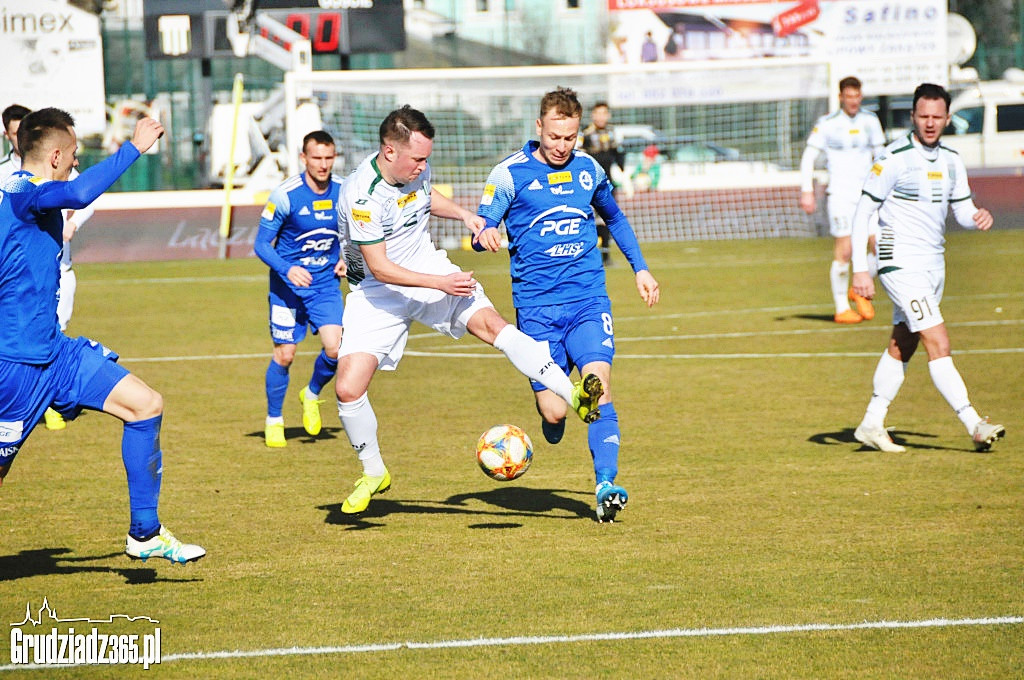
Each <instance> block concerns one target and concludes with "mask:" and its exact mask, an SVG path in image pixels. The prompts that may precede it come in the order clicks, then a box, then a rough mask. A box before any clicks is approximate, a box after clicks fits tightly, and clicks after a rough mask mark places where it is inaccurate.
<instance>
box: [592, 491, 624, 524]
mask: <svg viewBox="0 0 1024 680" xmlns="http://www.w3.org/2000/svg"><path fill="white" fill-rule="evenodd" d="M596 495H597V521H598V522H614V521H615V515H616V514H618V512H619V510H622V509H623V508H624V507H626V501H628V500H629V494H628V493H626V490H625V489H623V488H622V487H621V486H618V485H617V484H615V483H613V482H607V481H605V482H601V483H600V484H598V485H597V490H596Z"/></svg>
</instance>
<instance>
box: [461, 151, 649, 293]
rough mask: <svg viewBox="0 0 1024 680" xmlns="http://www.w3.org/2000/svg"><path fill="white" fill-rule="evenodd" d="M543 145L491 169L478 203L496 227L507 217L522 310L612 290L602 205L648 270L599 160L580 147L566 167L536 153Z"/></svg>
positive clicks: (630, 256)
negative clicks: (600, 223) (603, 246)
mask: <svg viewBox="0 0 1024 680" xmlns="http://www.w3.org/2000/svg"><path fill="white" fill-rule="evenodd" d="M538 146H539V145H538V143H537V142H535V141H530V142H527V143H526V145H525V146H524V147H523V148H522V149H521V150H520V151H517V152H516V153H514V154H512V155H511V156H509V157H508V158H506V159H505V160H504V161H502V162H501V163H499V164H498V165H497V166H496V167H495V168H494V169H493V170H491V174H490V175H489V176H488V178H487V185H486V186H485V187H484V193H483V197H482V198H481V199H480V207H479V208H478V209H477V214H479V215H480V216H482V217H483V218H484V219H485V220H486V221H487V226H489V227H495V226H497V225H498V224H499V223H500V222H501V221H502V220H504V222H505V230H506V231H507V232H508V242H509V243H508V252H509V257H510V259H511V262H510V266H511V271H512V302H513V304H514V305H515V306H516V308H521V307H536V306H542V305H554V304H563V303H567V302H576V301H579V300H588V299H591V298H594V297H597V296H603V295H606V294H607V293H606V290H605V278H604V266H603V265H602V263H601V253H600V251H599V250H598V244H597V226H596V223H595V221H594V212H595V210H596V211H597V213H598V214H599V215H601V217H602V218H603V219H604V221H605V223H606V224H607V225H608V228H609V230H610V231H611V233H612V236H613V238H614V239H615V242H616V243H618V244H619V248H620V249H621V250H622V252H623V254H624V255H625V256H626V259H627V260H628V261H629V263H630V265H631V266H632V267H633V271H640V270H643V269H647V264H646V262H644V258H643V255H642V254H641V253H640V245H639V243H637V240H636V234H634V233H633V228H632V227H631V226H630V225H629V220H627V219H626V216H625V215H624V214H623V213H622V211H621V210H619V206H618V205H617V204H616V203H615V199H614V198H613V197H612V186H611V182H609V180H608V176H607V175H606V174H605V172H604V170H602V169H601V166H600V165H599V164H598V163H597V161H596V160H594V158H593V157H592V156H589V155H588V154H586V153H583V152H580V151H575V152H573V154H572V156H571V157H570V158H569V161H568V162H567V163H566V164H565V165H564V166H562V167H559V168H553V167H551V166H550V165H548V164H547V163H544V162H541V161H539V160H537V159H536V158H535V157H534V155H533V152H534V151H536V150H537V148H538Z"/></svg>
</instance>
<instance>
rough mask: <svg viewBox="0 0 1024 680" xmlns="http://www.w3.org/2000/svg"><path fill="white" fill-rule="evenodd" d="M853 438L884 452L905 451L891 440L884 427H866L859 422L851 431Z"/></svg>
mask: <svg viewBox="0 0 1024 680" xmlns="http://www.w3.org/2000/svg"><path fill="white" fill-rule="evenodd" d="M853 436H854V438H855V439H856V440H857V441H859V442H860V443H861V444H863V445H864V446H870V447H871V448H873V449H878V450H879V451H885V452H886V453H905V452H906V449H905V448H903V447H902V446H900V445H899V444H896V443H895V442H893V440H892V438H891V437H889V433H888V432H887V431H886V430H885V428H884V427H868V426H866V425H864V423H861V424H860V425H858V426H857V429H856V430H854V432H853Z"/></svg>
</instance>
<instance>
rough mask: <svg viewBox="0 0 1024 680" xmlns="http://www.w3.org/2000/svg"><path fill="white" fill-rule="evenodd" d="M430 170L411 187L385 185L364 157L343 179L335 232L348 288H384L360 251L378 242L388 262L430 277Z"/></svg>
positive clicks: (433, 256) (371, 159) (434, 253)
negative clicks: (341, 247)
mask: <svg viewBox="0 0 1024 680" xmlns="http://www.w3.org/2000/svg"><path fill="white" fill-rule="evenodd" d="M429 225H430V164H429V163H428V164H427V166H426V167H425V168H424V169H423V172H421V173H420V176H419V177H417V178H416V180H415V181H413V182H410V183H409V184H405V185H402V186H394V185H391V184H388V183H387V181H385V180H384V177H383V176H382V175H381V174H380V169H379V168H378V166H377V153H376V152H374V153H373V154H371V155H369V156H367V157H366V158H365V159H363V161H362V162H361V163H360V164H359V167H357V168H356V169H355V170H354V171H352V174H351V175H349V176H348V177H347V178H346V179H345V183H344V185H342V188H341V194H340V197H339V204H338V230H339V232H341V234H342V239H343V241H344V242H345V263H346V264H347V265H348V282H349V285H350V286H352V287H360V288H366V287H371V286H381V285H384V284H382V283H381V282H380V281H378V280H377V279H375V278H374V277H373V273H372V272H370V271H369V269H368V268H367V266H366V262H365V260H363V255H362V252H361V251H360V250H359V246H361V245H372V244H374V243H380V242H382V241H383V242H384V243H385V244H386V246H387V255H388V259H389V260H391V261H392V262H394V263H395V264H397V265H401V266H402V267H405V268H406V269H409V270H411V271H415V272H419V273H425V274H426V273H433V272H434V267H433V266H432V265H434V264H436V263H437V262H438V252H439V251H438V250H437V248H435V247H434V244H433V242H432V241H431V239H430V231H429Z"/></svg>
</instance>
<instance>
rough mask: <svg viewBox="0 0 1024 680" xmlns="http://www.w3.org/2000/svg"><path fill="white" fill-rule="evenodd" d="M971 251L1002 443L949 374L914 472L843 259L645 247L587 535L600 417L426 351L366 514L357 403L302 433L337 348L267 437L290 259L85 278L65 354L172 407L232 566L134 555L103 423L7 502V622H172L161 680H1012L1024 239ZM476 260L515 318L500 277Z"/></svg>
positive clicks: (1020, 561)
mask: <svg viewBox="0 0 1024 680" xmlns="http://www.w3.org/2000/svg"><path fill="white" fill-rule="evenodd" d="M948 250H949V252H948V254H947V265H948V266H947V284H946V297H945V299H944V300H943V304H942V309H943V314H944V316H945V318H946V321H947V323H948V324H949V328H950V334H951V337H952V342H953V348H954V359H955V361H956V364H957V367H958V368H959V369H960V372H961V373H962V375H963V376H964V379H965V381H966V383H967V386H968V388H969V390H970V394H971V397H972V401H973V402H974V404H975V405H976V406H977V407H978V410H979V412H980V413H982V414H983V415H991V416H992V417H993V419H994V420H997V421H999V422H1002V423H1003V424H1005V425H1006V427H1007V431H1008V438H1007V439H1005V440H1002V441H1000V442H998V443H997V445H996V446H995V447H994V450H993V452H992V453H990V454H977V453H975V452H974V451H973V449H972V447H971V445H970V441H969V439H968V437H967V436H966V434H965V433H964V431H963V428H962V426H961V425H960V423H959V421H958V420H957V419H956V417H955V416H954V415H953V413H952V412H951V411H950V409H949V407H948V406H947V405H946V403H945V402H944V401H943V399H942V397H941V396H940V395H939V394H938V392H937V391H936V390H935V388H934V387H933V386H932V384H931V380H930V378H929V376H928V371H927V367H926V359H925V356H924V354H923V349H922V350H921V352H922V353H921V355H920V356H917V357H915V358H914V360H913V361H912V362H911V365H910V371H909V374H908V377H907V380H906V382H905V383H904V386H903V389H902V391H901V393H900V395H899V397H898V398H897V400H896V402H895V403H894V404H893V406H892V409H891V410H890V413H889V419H888V424H889V425H890V426H891V427H893V428H895V431H894V436H895V438H896V439H897V440H898V441H901V442H902V443H904V445H905V446H906V447H907V449H908V450H907V453H905V454H900V455H891V454H882V453H879V452H877V451H869V450H865V449H862V448H861V447H860V446H859V445H858V444H857V443H856V442H855V441H854V440H853V436H852V433H853V428H854V427H855V426H856V425H857V423H858V422H859V419H860V417H861V415H862V414H863V410H864V407H865V405H866V403H867V399H868V398H869V396H870V392H871V375H872V372H873V370H874V367H875V364H876V362H877V357H878V355H879V354H880V353H881V351H882V349H883V347H884V345H885V343H886V340H887V337H888V328H889V324H888V321H889V318H890V317H889V315H890V314H891V305H890V304H889V303H888V300H887V299H886V298H885V296H884V294H882V295H881V301H880V302H879V303H878V305H877V306H878V315H877V317H876V319H875V320H874V321H872V322H867V323H863V324H860V325H857V326H851V327H839V326H837V325H836V324H834V323H832V322H831V304H830V296H829V293H828V289H827V273H828V263H829V258H830V253H831V241H830V240H826V239H811V240H775V241H733V242H690V243H674V244H649V245H647V246H646V247H645V252H646V255H647V258H648V260H649V263H650V265H651V269H652V272H653V273H654V274H655V276H656V277H657V278H658V279H659V281H660V283H661V287H662V301H661V303H660V304H659V305H658V306H657V307H655V308H654V309H653V310H647V309H646V308H645V307H644V306H643V305H642V304H641V302H640V300H639V296H638V295H637V294H636V291H635V288H634V286H633V283H632V276H631V275H630V272H629V271H628V267H626V266H625V263H624V261H623V260H622V258H621V255H619V254H618V253H616V255H617V256H618V259H617V260H616V263H617V266H616V267H613V268H611V269H610V270H609V271H608V279H609V288H610V290H611V294H612V302H613V307H614V311H615V315H616V335H617V341H618V347H617V353H618V354H617V357H616V363H615V369H614V375H613V382H612V385H611V388H612V390H613V393H614V397H615V403H616V406H617V409H618V412H619V414H620V420H621V425H622V434H623V444H622V450H621V454H620V469H621V472H620V475H619V481H620V482H621V483H622V484H623V485H624V486H625V487H626V488H627V489H629V492H630V501H629V505H628V507H627V508H626V510H624V511H623V512H622V513H621V514H620V516H619V519H620V521H618V522H616V523H615V524H612V525H608V524H604V525H601V524H598V523H596V522H595V521H594V519H593V507H592V505H593V479H592V470H591V465H590V459H589V454H588V452H587V449H586V432H585V429H584V427H583V426H582V424H580V423H578V422H569V424H568V428H567V433H566V437H565V440H564V441H563V442H562V443H561V444H560V445H558V446H556V447H553V446H550V445H548V444H546V443H545V442H544V441H543V437H542V436H541V434H540V428H539V420H538V416H537V415H536V412H535V410H534V407H533V401H532V397H531V395H530V391H529V387H528V385H527V382H526V380H525V379H524V378H522V377H521V376H520V375H519V374H518V373H516V372H515V370H514V369H513V368H512V367H511V366H510V365H509V364H508V363H507V362H506V361H504V359H503V358H502V357H501V355H500V354H499V353H498V352H496V351H495V350H493V349H491V348H489V347H486V346H484V345H483V344H482V343H480V342H479V341H477V340H475V339H473V338H465V339H463V340H461V341H459V342H454V341H452V340H450V339H446V338H443V337H440V336H435V335H432V334H431V333H430V332H429V331H428V330H427V329H425V328H423V327H414V329H413V333H412V337H411V340H410V342H409V352H408V354H407V356H406V357H405V359H404V360H403V362H402V364H401V367H400V368H399V370H398V371H397V372H395V373H381V374H378V376H377V377H376V378H375V380H374V383H373V385H372V386H371V391H370V396H371V400H372V403H373V405H374V408H375V410H376V412H377V415H378V418H379V420H380V424H381V443H382V447H383V451H384V457H385V460H386V462H387V463H388V465H389V468H390V470H391V472H392V475H393V478H394V485H393V487H392V490H391V491H390V492H388V493H387V494H386V495H383V496H377V497H375V499H374V501H373V502H372V503H371V505H370V508H369V510H368V511H367V512H366V513H365V514H364V515H363V516H361V517H359V518H355V519H353V518H349V517H347V516H344V515H342V513H341V512H340V507H341V502H342V500H344V498H345V496H346V495H347V494H348V493H349V490H350V488H351V484H352V483H353V482H354V481H355V479H356V478H357V477H358V475H359V466H358V462H357V460H356V457H355V454H354V453H353V452H352V450H351V448H350V447H349V445H348V441H347V439H346V438H345V435H344V432H343V431H342V430H341V428H340V425H339V423H338V420H337V417H336V415H335V413H334V407H333V403H332V402H333V400H332V402H329V403H327V404H325V405H324V406H323V409H322V411H323V416H324V431H323V433H322V434H321V435H320V436H319V437H318V438H316V439H315V440H314V439H312V438H309V437H307V436H305V435H304V433H303V432H302V428H301V422H300V412H299V405H298V399H297V394H298V390H299V389H300V388H301V387H302V385H304V384H305V381H306V380H307V379H308V377H309V371H310V370H311V367H312V362H313V358H314V354H315V352H316V351H318V345H317V342H318V341H317V340H316V339H315V338H314V339H307V341H306V342H305V343H304V344H303V345H302V347H301V348H300V355H299V357H298V358H297V359H296V362H295V364H294V366H293V368H292V372H291V377H292V381H291V386H290V389H289V392H288V397H287V401H286V410H285V417H286V429H287V434H288V438H289V441H288V447H287V448H286V449H283V450H270V449H267V448H266V447H265V446H264V444H263V439H262V429H263V417H264V413H265V397H264V389H263V374H264V369H265V367H266V362H267V361H268V359H269V354H270V340H269V336H268V333H267V330H266V314H267V312H266V269H265V267H263V266H262V265H261V264H260V263H259V262H258V261H256V260H241V261H227V262H216V261H203V262H165V263H139V264H133V265H78V266H77V267H76V271H77V272H78V279H79V287H78V299H77V307H76V312H75V317H74V319H73V320H72V323H71V327H70V329H69V332H70V333H73V334H81V335H86V336H89V337H92V338H95V339H97V340H100V341H101V342H103V343H104V344H105V345H107V346H108V347H110V348H112V349H114V350H115V351H117V352H118V353H119V354H121V356H122V362H123V364H124V365H126V366H127V367H128V368H129V369H130V370H132V371H133V372H134V373H136V374H137V375H139V376H140V377H141V378H143V379H144V380H145V381H146V382H147V383H149V384H150V385H152V386H153V387H155V388H156V389H158V390H159V391H160V392H161V393H162V394H163V396H164V399H165V403H166V411H165V416H164V427H163V432H162V437H161V439H162V445H163V450H164V465H165V470H164V481H163V494H162V498H161V509H160V510H161V519H162V520H163V521H164V522H165V523H166V524H167V525H168V527H169V528H170V529H171V530H172V531H174V532H175V533H176V534H177V535H178V536H179V537H180V538H183V539H185V540H188V541H194V542H197V543H200V544H202V545H203V546H205V547H206V548H207V550H208V551H209V553H208V555H207V557H206V558H205V559H203V560H201V561H200V562H198V563H195V564H191V565H187V566H185V567H178V566H175V565H171V564H167V563H161V564H154V563H153V562H147V563H146V564H142V563H140V562H132V561H130V560H129V559H128V558H127V557H125V556H124V555H123V554H122V550H123V547H124V532H125V530H126V527H127V520H128V504H127V494H126V488H125V481H124V470H123V467H122V465H121V460H120V424H119V423H118V422H116V421H115V420H114V419H112V418H110V417H107V416H103V415H100V414H95V413H90V414H86V415H85V416H83V417H81V418H79V419H78V420H77V421H75V422H73V423H71V424H70V425H69V427H68V428H67V429H66V430H64V431H62V432H48V431H46V430H45V429H43V428H41V427H40V428H38V429H37V430H36V432H35V433H34V434H33V435H32V437H31V439H30V440H29V442H28V443H27V444H26V446H25V447H24V448H23V450H22V452H21V453H20V454H19V456H18V459H17V461H16V463H15V464H14V466H13V468H12V470H11V473H10V475H9V476H8V478H7V480H6V481H5V483H4V485H3V487H2V488H0V508H2V512H3V515H4V516H5V521H4V522H3V524H2V532H3V537H2V540H0V546H2V547H0V611H2V612H3V613H4V615H6V617H7V621H8V622H11V623H14V622H17V621H19V620H21V618H22V616H23V614H24V611H25V606H26V604H27V603H31V604H32V605H33V606H34V607H38V606H39V605H40V604H41V602H42V600H43V598H44V597H45V598H47V600H48V602H49V604H50V605H52V606H53V607H54V608H55V609H57V610H58V612H59V613H60V614H61V615H64V616H78V617H93V618H98V617H101V616H107V615H111V614H124V615H145V616H149V617H152V618H154V619H158V620H159V621H160V626H161V631H162V653H163V657H164V659H163V662H162V663H161V664H160V665H159V666H156V667H154V668H152V669H151V670H150V671H149V673H152V674H153V676H154V677H162V678H163V677H166V678H254V677H268V678H280V677H288V678H291V679H293V680H298V679H299V678H326V677H353V678H513V677H514V678H594V677H600V678H621V677H632V678H710V677H723V678H880V677H899V678H1008V677H1020V676H1022V675H1024V651H1022V650H1024V623H1022V621H1021V619H1020V617H1021V616H1024V531H1022V526H1024V456H1022V452H1024V448H1022V444H1021V442H1024V408H1022V405H1024V267H1021V265H1020V263H1021V261H1022V259H1024V231H1005V232H994V233H989V234H976V233H966V234H965V233H957V234H953V235H951V236H950V238H949V248H948ZM453 257H454V259H456V260H457V261H458V262H459V263H460V264H461V265H462V266H463V267H464V268H466V269H470V268H472V269H474V270H475V272H476V275H477V278H479V279H480V280H481V281H482V282H483V284H484V286H485V288H486V290H487V292H488V294H489V296H490V297H491V299H492V300H493V301H494V302H495V304H496V305H497V306H498V308H499V310H500V311H502V312H503V313H504V314H506V316H507V317H510V316H511V313H512V310H511V304H510V293H509V286H508V281H507V279H508V273H507V259H506V257H505V255H484V254H475V253H463V252H459V253H454V254H453ZM331 391H332V390H331V389H330V388H328V390H327V391H325V394H326V395H330V394H331ZM501 422H509V423H515V424H518V425H521V426H523V427H525V428H526V430H527V431H528V432H529V433H530V434H531V436H532V437H533V441H534V443H535V446H536V454H535V458H534V462H533V466H532V468H531V469H530V471H529V472H528V473H527V474H526V475H525V476H523V477H522V478H521V479H519V480H517V481H515V482H512V483H505V484H502V483H497V482H494V481H492V480H490V479H488V478H487V477H485V476H484V475H483V474H481V472H480V470H479V469H478V468H477V465H476V462H475V460H474V455H473V447H474V444H475V442H476V439H477V437H479V435H480V433H482V432H483V431H484V430H485V429H486V428H487V427H489V426H491V425H494V424H496V423H501ZM985 619H994V620H995V622H985V621H984V620H985ZM896 623H908V624H912V625H911V626H910V627H903V626H898V625H895V624H896ZM859 624H884V625H877V626H875V625H864V626H860V625H859ZM114 628H116V627H114ZM110 632H119V631H117V630H111V631H110ZM9 645H10V639H9V636H4V639H3V640H2V641H0V666H7V664H8V662H9ZM316 648H321V649H320V651H319V653H311V652H314V651H316ZM218 653H225V654H218ZM4 670H8V669H6V668H5V669H4ZM142 672H143V671H142V670H141V669H140V668H137V667H125V666H120V667H114V666H102V667H76V668H66V669H52V668H51V669H45V670H22V671H12V672H9V673H2V672H0V677H4V676H10V677H21V676H24V677H39V678H43V677H46V678H108V677H124V676H128V675H132V676H136V677H137V676H138V675H139V674H140V673H142Z"/></svg>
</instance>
